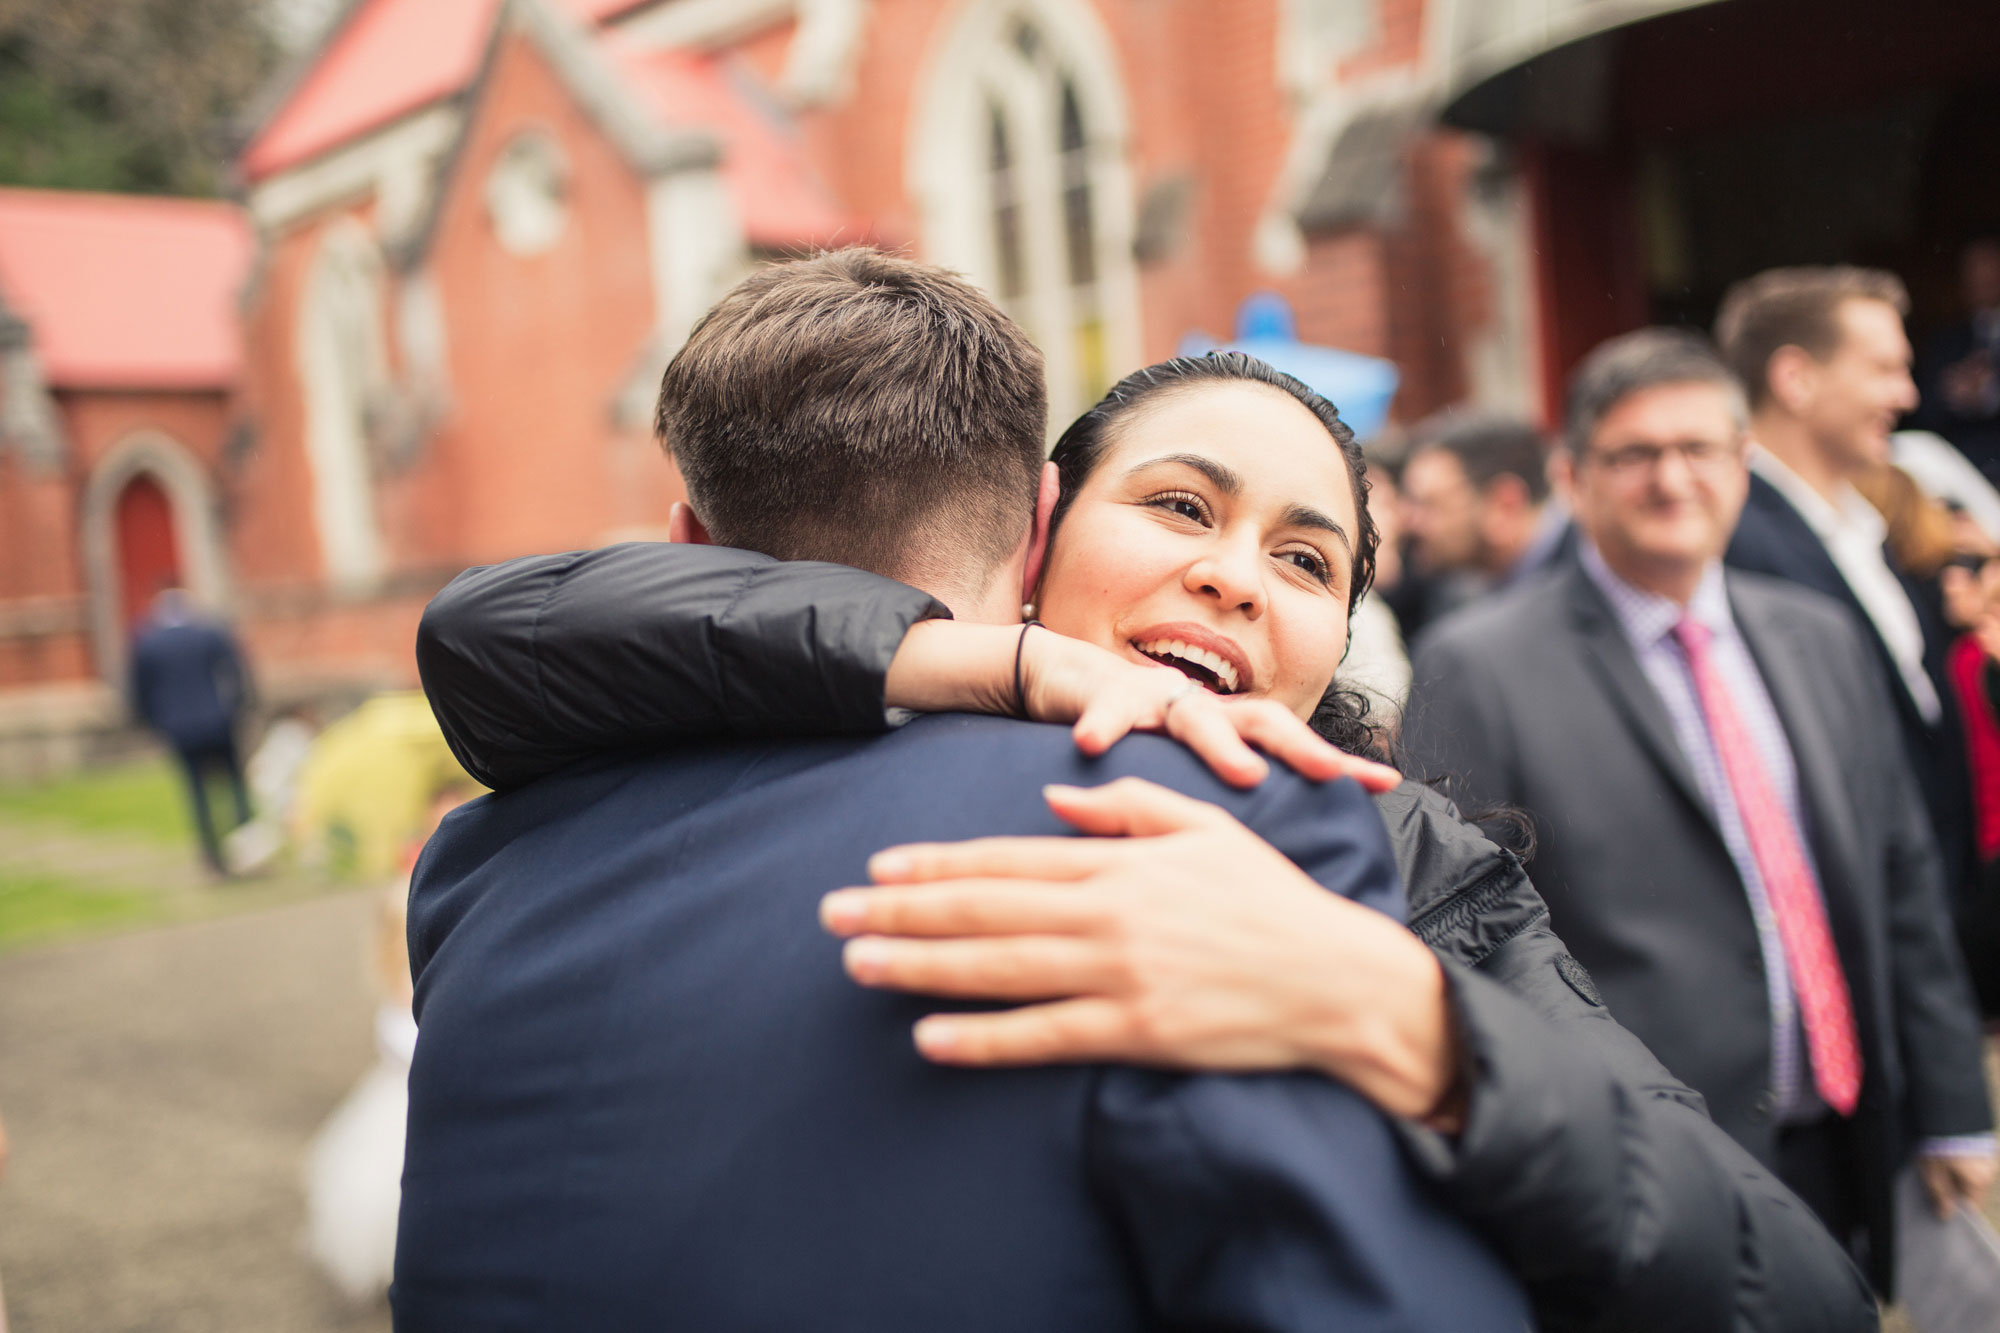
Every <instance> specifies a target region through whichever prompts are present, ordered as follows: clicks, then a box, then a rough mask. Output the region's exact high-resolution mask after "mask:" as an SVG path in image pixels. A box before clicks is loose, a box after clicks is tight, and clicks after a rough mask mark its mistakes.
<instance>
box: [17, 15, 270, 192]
mask: <svg viewBox="0 0 2000 1333" xmlns="http://www.w3.org/2000/svg"><path fill="white" fill-rule="evenodd" d="M265 12H266V11H265V0H0V183H5V184H11V185H38V186H51V187H56V188H64V189H90V190H116V191H126V192H135V193H142V194H194V195H202V194H215V193H218V192H219V191H220V190H221V189H222V187H223V186H224V184H225V183H226V182H227V180H228V172H227V166H228V162H227V155H228V151H229V143H228V137H227V132H228V128H229V125H230V123H231V121H232V119H233V118H234V117H235V116H237V115H239V114H240V113H241V112H242V110H243V108H244V106H245V105H246V104H247V103H248V101H249V100H250V98H251V97H252V96H253V95H254V94H255V92H256V91H257V89H258V88H259V87H260V86H261V85H262V83H263V82H264V80H265V79H266V78H267V77H269V75H270V73H271V70H272V68H273V66H274V64H275V62H276V60H277V56H278V49H277V46H276V43H275V42H274V41H273V39H272V35H271V32H270V29H269V28H268V26H267V24H266V22H265Z"/></svg>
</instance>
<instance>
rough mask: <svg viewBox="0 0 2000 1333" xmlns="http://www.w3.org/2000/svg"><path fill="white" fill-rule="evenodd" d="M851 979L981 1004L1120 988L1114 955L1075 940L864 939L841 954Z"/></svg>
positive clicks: (1051, 937) (1030, 937)
mask: <svg viewBox="0 0 2000 1333" xmlns="http://www.w3.org/2000/svg"><path fill="white" fill-rule="evenodd" d="M841 961H842V963H843V964H844V965H845V966H846V968H847V975H849V976H850V977H853V978H854V979H855V980H856V981H858V982H860V983H861V984H862V985H864V986H874V987H877V988H879V989H882V990H906V991H921V992H922V993H923V994H925V995H945V996H956V997H964V998H968V999H982V1000H1048V999H1054V998H1057V997H1060V996H1069V995H1075V994H1077V993H1079V992H1087V993H1100V992H1103V991H1106V990H1109V989H1112V988H1114V987H1115V986H1116V985H1117V984H1118V983H1119V981H1120V976H1119V972H1118V968H1117V966H1116V964H1115V963H1114V962H1113V961H1112V951H1111V950H1109V949H1107V948H1106V947H1105V946H1104V945H1103V944H1101V943H1099V942H1097V941H1095V940H1090V939H1085V938H1081V937H1078V936H1074V935H1008V936H1005V937H1002V938H998V939H950V940H915V939H891V938H887V937H884V936H880V935H863V936H861V937H860V938H858V939H852V940H849V941H848V942H847V945H846V947H845V948H844V949H843V951H842V953H841Z"/></svg>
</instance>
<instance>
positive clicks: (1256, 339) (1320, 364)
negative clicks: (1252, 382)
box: [1177, 292, 1398, 440]
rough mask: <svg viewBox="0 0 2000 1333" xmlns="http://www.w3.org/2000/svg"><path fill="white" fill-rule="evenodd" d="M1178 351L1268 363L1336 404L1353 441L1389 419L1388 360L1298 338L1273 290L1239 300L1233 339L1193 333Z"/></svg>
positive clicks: (1391, 384) (1393, 377)
mask: <svg viewBox="0 0 2000 1333" xmlns="http://www.w3.org/2000/svg"><path fill="white" fill-rule="evenodd" d="M1177 350H1178V352H1179V354H1180V355H1182V356H1203V355H1206V354H1207V353H1209V352H1214V351H1225V352H1244V353H1247V354H1249V355H1251V356H1254V357H1256V358H1257V359H1258V360H1260V361H1266V362H1269V363H1270V364H1271V365H1272V366H1274V367H1276V368H1277V369H1279V370H1282V371H1284V372H1285V373H1286V374H1287V375H1290V376H1293V377H1294V378H1296V379H1299V380H1303V381H1304V382H1305V384H1306V385H1307V387H1309V388H1311V389H1312V390H1313V392H1315V393H1317V394H1319V395H1320V397H1322V398H1324V399H1326V400H1327V401H1328V402H1330V403H1332V404H1333V405H1334V406H1335V407H1337V408H1339V409H1340V419H1341V420H1342V421H1345V422H1346V423H1347V424H1348V425H1349V426H1350V427H1352V428H1353V430H1354V434H1355V437H1356V438H1357V439H1362V440H1366V439H1368V438H1369V437H1370V436H1372V435H1374V434H1375V433H1376V432H1377V431H1379V430H1381V429H1382V426H1383V423H1384V422H1386V421H1387V420H1388V419H1389V403H1390V400H1392V399H1393V398H1395V396H1396V384H1397V382H1398V376H1397V374H1396V365H1395V363H1394V362H1393V361H1385V360H1383V359H1382V358H1381V357H1377V356H1362V355H1361V354H1360V353H1358V352H1343V351H1341V350H1340V349H1339V348H1337V347H1321V346H1318V345H1316V344H1314V343H1302V342H1300V341H1299V333H1298V321H1297V320H1295V319H1294V318H1293V317H1292V307H1291V305H1290V303H1288V302H1287V301H1286V300H1285V298H1284V297H1282V296H1280V295H1278V294H1277V293H1276V292H1256V293H1253V294H1252V295H1250V296H1247V297H1245V298H1244V300H1243V304H1242V305H1241V306H1239V307H1237V310H1236V338H1235V341H1233V342H1228V343H1218V342H1217V341H1216V340H1215V339H1214V338H1212V337H1210V336H1209V335H1208V334H1206V333H1202V332H1199V331H1196V332H1194V333H1190V334H1188V335H1187V336H1186V337H1185V338H1182V339H1181V344H1180V347H1179V348H1178V349H1177Z"/></svg>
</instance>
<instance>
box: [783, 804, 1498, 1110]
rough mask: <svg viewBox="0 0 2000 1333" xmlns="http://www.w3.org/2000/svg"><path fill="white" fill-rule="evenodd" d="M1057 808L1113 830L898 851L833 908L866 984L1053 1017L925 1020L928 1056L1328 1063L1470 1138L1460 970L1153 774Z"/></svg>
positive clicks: (834, 922) (1364, 1087)
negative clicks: (1460, 1116)
mask: <svg viewBox="0 0 2000 1333" xmlns="http://www.w3.org/2000/svg"><path fill="white" fill-rule="evenodd" d="M1047 795H1048V800H1049V805H1050V808H1051V809H1053V810H1054V811H1055V812H1056V814H1057V815H1059V816H1060V817H1062V818H1063V819H1064V820H1066V821H1068V822H1069V823H1071V824H1073V825H1075V826H1076V827H1077V828H1078V829H1081V830H1082V831H1083V832H1085V833H1092V834H1103V835H1114V836H1105V837H1094V838H981V839H976V840H973V841H970V842H961V843H938V844H924V845H916V846H908V847H895V848H890V849H889V850H887V851H884V852H882V853H880V854H878V855H877V856H876V857H875V858H874V859H873V860H872V861H871V862H870V864H869V873H870V875H871V876H872V877H873V879H874V880H875V882H876V884H877V885H878V886H880V887H876V888H868V889H842V890H840V891H838V892H835V893H832V894H829V895H827V897H826V899H825V900H824V902H823V903H822V905H821V918H822V920H823V921H824V922H825V924H826V926H827V928H828V929H829V930H831V931H832V932H833V933H834V934H836V935H841V936H846V937H850V938H849V942H848V944H847V948H846V955H845V957H846V965H847V970H848V972H849V974H850V975H852V976H853V977H854V979H855V980H857V981H859V982H861V983H862V984H863V985H867V986H879V987H885V988H888V989H893V990H906V991H917V992H920V993H923V994H928V995H942V996H954V997H959V998H974V999H986V1000H1020V1001H1033V1002H1035V1003H1030V1004H1028V1005H1027V1007H1025V1008H1019V1009H1012V1010H1007V1011H1004V1012H1000V1013H981V1014H934V1015H932V1016H930V1017H928V1018H925V1019H923V1020H922V1021H921V1022H919V1023H918V1024H917V1028H916V1040H917V1046H918V1049H919V1050H921V1051H922V1052H923V1054H924V1055H925V1056H927V1057H928V1058H930V1059H932V1060H935V1061H938V1062H939V1063H944V1064H963V1065H1020V1064H1042V1063H1049V1062H1056V1061H1078V1060H1117V1061H1125V1062H1130V1063H1136V1064H1150V1065H1164V1066H1168V1067H1172V1068H1184V1069H1214V1070H1232V1071H1245V1070H1265V1069H1293V1068H1314V1069H1318V1070H1321V1071H1323V1072H1325V1073H1326V1074H1328V1075H1330V1076H1331V1077H1333V1078H1336V1079H1338V1080H1340V1081H1341V1082H1343V1083H1346V1084H1348V1085H1349V1086H1351V1087H1353V1088H1354V1089H1355V1090H1356V1091H1357V1092H1359V1093H1360V1094H1361V1095H1362V1096H1364V1097H1367V1098H1368V1099H1369V1100H1370V1101H1372V1102H1374V1103H1375V1104H1376V1105H1377V1106H1379V1107H1381V1108H1382V1109H1383V1110H1384V1111H1387V1112H1389V1113H1390V1114H1392V1115H1399V1116H1407V1117H1412V1118H1424V1119H1427V1120H1428V1122H1429V1123H1432V1124H1433V1125H1435V1126H1437V1127H1439V1128H1442V1129H1447V1130H1449V1129H1454V1128H1456V1124H1455V1113H1454V1112H1453V1111H1451V1110H1449V1109H1446V1108H1447V1107H1448V1105H1449V1104H1450V1103H1452V1102H1453V1101H1454V1092H1455V1089H1454V1082H1455V1075H1456V1071H1457V1070H1458V1068H1459V1060H1458V1055H1457V1038H1456V1035H1455V1033H1454V1032H1453V1029H1452V1024H1451V1020H1450V1017H1449V1013H1450V1011H1449V1006H1448V1003H1447V1000H1446V992H1445V981H1444V974H1443V970H1442V969H1441V968H1440V967H1439V965H1438V962H1437V959H1436V958H1434V957H1433V956H1432V955H1431V952H1430V950H1429V949H1427V948H1425V947H1424V945H1423V944H1422V943H1421V942H1420V941H1419V940H1418V939H1417V938H1416V937H1415V936H1414V935H1411V934H1410V933H1409V932H1408V931H1407V930H1405V929H1404V928H1403V927H1402V926H1400V925H1398V924H1397V923H1396V922H1394V921H1392V920H1390V919H1389V918H1388V917H1385V916H1383V915H1381V914H1380V913H1378V912H1375V911H1372V910H1370V909H1368V908H1365V907H1361V906H1358V905H1357V904H1355V903H1352V902H1349V901H1347V900H1346V899H1344V898H1340V897H1336V896H1335V895H1333V894H1330V893H1328V892H1327V891H1326V890H1325V889H1323V888H1321V887H1320V886H1319V885H1318V884H1317V883H1315V882H1314V881H1313V880H1312V879H1310V878H1309V877H1307V876H1306V875H1305V873H1304V872H1303V871H1301V870H1299V868H1298V867H1297V866H1295V865H1293V864H1292V863H1291V862H1290V861H1288V860H1286V859H1285V857H1284V856H1282V855H1281V854H1280V853H1279V852H1277V851H1276V850H1275V849H1274V848H1272V847H1271V846H1270V844H1268V843H1266V842H1265V841H1263V839H1261V838H1258V837H1257V836H1256V835H1255V834H1253V833H1251V832H1250V831H1249V830H1248V829H1246V828H1244V827H1243V825H1242V824H1240V823H1238V822H1237V821H1236V820H1235V819H1233V818H1231V817H1230V816H1229V815H1228V814H1227V813H1226V812H1224V811H1222V810H1220V809H1217V808H1216V807H1215V806H1212V805H1208V804H1205V803H1203V802H1200V801H1196V800H1193V799H1191V798H1189V797H1186V796H1182V795H1180V794H1178V793H1176V792H1171V791H1168V790H1166V789H1165V788H1163V787H1159V786H1156V785H1154V784H1152V783H1149V782H1144V781H1142V780H1140V779H1137V778H1123V779H1120V780H1119V781H1117V782H1113V783H1110V784H1109V785H1107V786H1103V787H1096V788H1089V789H1084V788H1076V787H1050V788H1048V791H1047ZM1117 835H1122V836H1117Z"/></svg>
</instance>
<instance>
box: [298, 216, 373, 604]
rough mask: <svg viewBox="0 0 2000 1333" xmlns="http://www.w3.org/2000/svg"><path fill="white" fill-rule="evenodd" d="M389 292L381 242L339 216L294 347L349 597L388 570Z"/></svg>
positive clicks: (322, 530) (319, 515) (302, 309)
mask: <svg viewBox="0 0 2000 1333" xmlns="http://www.w3.org/2000/svg"><path fill="white" fill-rule="evenodd" d="M387 295H388V293H387V291H386V283H385V276H384V267H383V263H382V256H381V252H380V250H378V249H377V248H376V246H375V242H374V240H373V238H372V237H370V236H369V234H368V232H367V230H366V229H365V228H364V227H363V226H362V225H361V223H360V222H359V221H357V220H356V219H354V218H352V217H347V218H341V219H340V220H338V221H336V222H334V223H333V224H332V225H331V226H330V227H328V228H327V230H326V234H325V235H324V236H322V237H321V238H320V243H319V248H318V251H317V253H315V254H314V256H313V260H312V264H311V265H310V266H309V268H308V269H307V272H306V281H305V289H304V291H303V293H302V294H301V297H300V300H299V314H298V326H297V329H296V332H295V333H294V338H295V343H294V346H293V352H294V355H295V357H296V358H297V367H298V374H299V387H300V390H301V395H302V398H303V402H304V408H305V431H304V437H305V441H304V442H305V452H306V461H307V462H308V464H309V465H310V466H311V470H312V486H313V494H312V514H313V523H314V527H315V528H316V530H317V532H318V535H319V551H320V563H321V567H322V570H323V572H324V574H325V577H326V581H327V585H328V586H329V587H330V588H331V589H333V590H334V592H335V593H337V594H341V595H346V596H361V595H365V594H366V593H368V592H370V591H372V590H373V589H374V588H375V586H376V585H377V584H378V583H379V582H380V581H381V578H382V575H383V573H384V572H385V570H386V568H387V561H386V559H385V557H384V553H383V550H382V537H381V532H380V529H379V527H378V525H377V522H376V517H375V482H374V475H373V474H374V469H373V467H372V465H371V459H370V454H371V448H370V440H369V421H368V417H369V413H370V410H371V409H372V408H374V407H377V406H379V405H381V404H384V403H386V402H387V400H388V395H389V390H390V379H389V369H388V350H387V347H386V339H387V335H388V326H387V320H386V318H385V303H386V300H387ZM356 338H358V339H359V340H360V341H359V342H355V341H353V340H354V339H356Z"/></svg>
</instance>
